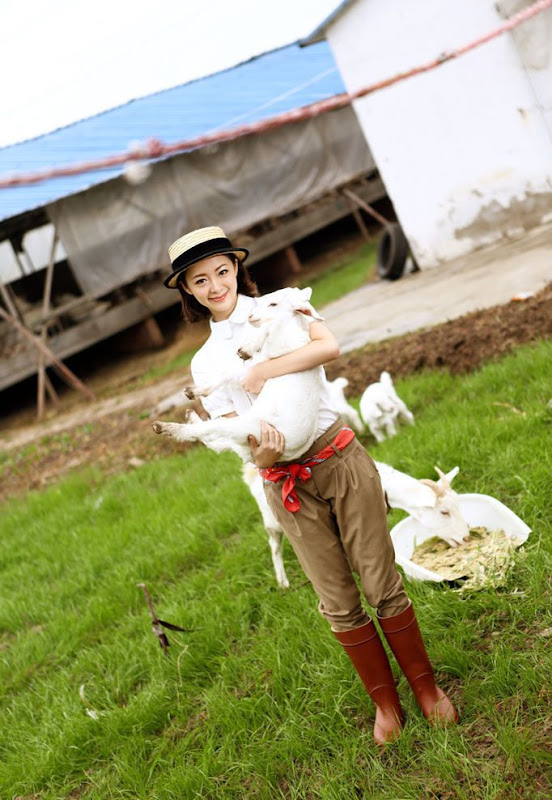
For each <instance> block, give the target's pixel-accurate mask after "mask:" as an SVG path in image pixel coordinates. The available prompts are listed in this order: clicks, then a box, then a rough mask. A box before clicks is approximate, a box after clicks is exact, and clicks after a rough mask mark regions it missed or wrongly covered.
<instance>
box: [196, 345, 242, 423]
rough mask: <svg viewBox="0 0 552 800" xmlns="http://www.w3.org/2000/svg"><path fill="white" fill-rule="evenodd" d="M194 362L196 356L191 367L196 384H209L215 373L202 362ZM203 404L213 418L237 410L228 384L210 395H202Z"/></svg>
mask: <svg viewBox="0 0 552 800" xmlns="http://www.w3.org/2000/svg"><path fill="white" fill-rule="evenodd" d="M194 362H196V359H195V357H194V358H193V359H192V363H191V364H190V369H191V372H192V378H193V379H194V383H195V384H196V386H205V385H207V384H209V383H210V382H211V381H212V380H213V379H214V376H213V374H212V373H209V371H208V370H206V369H205V368H202V366H201V364H199V365H198V364H197V362H196V363H194ZM201 405H202V406H203V408H204V409H205V411H206V412H207V413H208V414H209V416H210V417H211V419H215V417H222V416H224V415H225V414H231V413H232V411H235V408H234V404H233V402H232V398H231V397H230V394H229V391H228V388H227V387H226V386H221V387H220V388H219V389H216V390H215V391H214V392H211V394H210V395H209V396H208V397H202V398H201Z"/></svg>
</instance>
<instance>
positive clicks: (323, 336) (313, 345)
mask: <svg viewBox="0 0 552 800" xmlns="http://www.w3.org/2000/svg"><path fill="white" fill-rule="evenodd" d="M309 336H310V339H311V340H310V342H309V343H308V344H306V345H304V346H303V347H300V348H299V349H298V350H294V351H293V352H292V353H286V355H285V356H279V357H278V358H271V359H269V360H268V361H263V362H261V363H260V364H256V365H255V366H254V367H251V369H250V370H249V372H248V373H247V374H246V376H245V377H244V379H243V380H242V386H243V388H244V389H245V391H246V392H250V393H251V394H259V392H260V391H261V389H262V388H263V385H264V382H265V381H267V380H268V379H269V378H278V377H279V376H280V375H289V374H290V373H291V372H304V371H305V370H307V369H313V368H314V367H319V366H321V365H322V364H325V363H326V362H328V361H333V360H334V359H335V358H337V357H338V356H339V353H340V350H339V344H338V343H337V339H336V338H335V336H334V335H333V333H332V332H331V331H330V330H328V328H326V326H325V325H324V324H323V323H322V322H316V321H315V322H311V324H310V326H309Z"/></svg>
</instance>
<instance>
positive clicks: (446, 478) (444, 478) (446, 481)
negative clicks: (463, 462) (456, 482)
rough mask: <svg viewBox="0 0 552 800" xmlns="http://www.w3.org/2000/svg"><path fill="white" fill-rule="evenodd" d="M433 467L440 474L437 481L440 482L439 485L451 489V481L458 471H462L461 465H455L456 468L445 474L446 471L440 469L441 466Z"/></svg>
mask: <svg viewBox="0 0 552 800" xmlns="http://www.w3.org/2000/svg"><path fill="white" fill-rule="evenodd" d="M433 469H434V470H435V472H436V473H437V475H438V476H439V480H438V481H437V483H438V484H439V486H441V487H442V488H443V489H450V483H451V481H452V479H453V478H454V477H455V475H456V474H457V473H458V472H459V471H460V468H459V467H454V469H451V471H450V472H449V473H447V475H445V473H444V472H442V471H441V470H440V469H439V467H434V468H433ZM451 476H452V477H451Z"/></svg>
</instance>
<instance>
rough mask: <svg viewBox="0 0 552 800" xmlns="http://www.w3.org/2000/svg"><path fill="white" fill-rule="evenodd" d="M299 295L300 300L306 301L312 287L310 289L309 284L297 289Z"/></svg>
mask: <svg viewBox="0 0 552 800" xmlns="http://www.w3.org/2000/svg"><path fill="white" fill-rule="evenodd" d="M299 296H300V298H301V300H304V301H305V302H307V303H308V302H309V300H310V299H311V297H312V289H311V287H310V286H305V288H304V289H299Z"/></svg>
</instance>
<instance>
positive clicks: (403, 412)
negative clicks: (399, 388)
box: [397, 399, 414, 425]
mask: <svg viewBox="0 0 552 800" xmlns="http://www.w3.org/2000/svg"><path fill="white" fill-rule="evenodd" d="M397 406H398V408H399V413H398V417H399V419H404V420H405V422H408V424H409V425H414V414H413V413H412V411H410V410H409V409H408V407H407V405H406V403H404V402H403V401H402V400H400V399H399V402H398V403H397Z"/></svg>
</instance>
